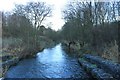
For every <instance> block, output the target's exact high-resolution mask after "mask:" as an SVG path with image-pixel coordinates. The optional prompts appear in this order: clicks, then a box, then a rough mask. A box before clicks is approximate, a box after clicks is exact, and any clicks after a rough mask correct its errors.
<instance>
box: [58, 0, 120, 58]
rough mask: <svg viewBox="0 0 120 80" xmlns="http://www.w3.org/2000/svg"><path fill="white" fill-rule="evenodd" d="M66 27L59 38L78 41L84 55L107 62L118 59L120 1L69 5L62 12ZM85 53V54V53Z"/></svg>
mask: <svg viewBox="0 0 120 80" xmlns="http://www.w3.org/2000/svg"><path fill="white" fill-rule="evenodd" d="M63 16H64V19H65V24H64V26H63V28H62V30H61V34H60V35H64V36H61V37H62V39H64V40H67V41H68V42H78V44H80V46H81V47H84V46H85V47H84V48H83V49H85V51H87V53H94V52H95V54H98V55H100V56H103V57H105V58H108V59H113V57H111V56H114V58H117V59H118V60H120V54H119V52H118V43H119V40H118V27H119V23H120V22H119V20H118V19H117V16H120V2H79V1H78V2H71V3H69V4H68V5H67V7H66V9H65V10H64V11H63ZM84 53H85V52H84Z"/></svg>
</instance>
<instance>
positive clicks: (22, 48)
mask: <svg viewBox="0 0 120 80" xmlns="http://www.w3.org/2000/svg"><path fill="white" fill-rule="evenodd" d="M39 39H40V41H39V42H38V44H37V45H38V46H37V47H36V48H35V47H34V46H33V45H32V44H29V45H25V44H23V42H22V41H21V40H20V39H18V38H4V39H3V48H2V50H1V55H0V60H1V64H0V66H2V71H1V74H0V77H4V75H5V74H6V72H7V71H8V69H9V68H10V67H11V66H14V65H16V64H17V63H18V62H19V61H21V60H23V59H26V58H32V57H35V56H36V54H37V53H38V52H40V51H42V50H43V49H45V48H48V47H53V46H55V42H54V41H52V40H51V39H48V38H45V37H40V38H39Z"/></svg>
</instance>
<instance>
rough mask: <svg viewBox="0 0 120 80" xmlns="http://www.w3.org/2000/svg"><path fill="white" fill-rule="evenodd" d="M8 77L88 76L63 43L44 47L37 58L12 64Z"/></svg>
mask: <svg viewBox="0 0 120 80" xmlns="http://www.w3.org/2000/svg"><path fill="white" fill-rule="evenodd" d="M5 77H6V78H83V79H84V78H88V77H89V76H88V75H87V74H86V73H85V72H84V70H83V69H82V68H81V67H80V65H79V63H78V62H77V59H76V58H72V57H70V56H68V55H67V54H66V53H65V52H64V51H63V49H62V47H61V44H58V45H56V46H55V47H54V48H48V49H44V50H43V51H42V52H39V53H37V55H36V57H35V58H31V59H24V60H21V61H20V62H19V63H18V64H17V65H16V66H12V67H11V68H10V69H9V70H8V71H7V73H6V75H5Z"/></svg>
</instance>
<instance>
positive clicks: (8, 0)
mask: <svg viewBox="0 0 120 80" xmlns="http://www.w3.org/2000/svg"><path fill="white" fill-rule="evenodd" d="M30 1H43V2H46V3H47V4H49V5H53V12H52V17H50V18H49V19H47V21H45V22H44V23H43V24H45V25H46V26H51V28H52V29H54V30H58V29H61V27H62V26H63V25H64V20H63V19H62V10H63V9H64V7H65V5H66V3H67V0H2V1H1V2H0V10H4V11H10V10H12V9H13V8H14V4H26V3H27V2H30Z"/></svg>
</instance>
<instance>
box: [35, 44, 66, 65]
mask: <svg viewBox="0 0 120 80" xmlns="http://www.w3.org/2000/svg"><path fill="white" fill-rule="evenodd" d="M64 54H65V53H64V51H63V50H62V47H61V44H59V45H57V46H56V47H54V48H52V49H45V50H44V51H43V52H40V53H38V54H37V59H38V60H39V61H40V62H41V63H52V62H64V60H65V56H64Z"/></svg>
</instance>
